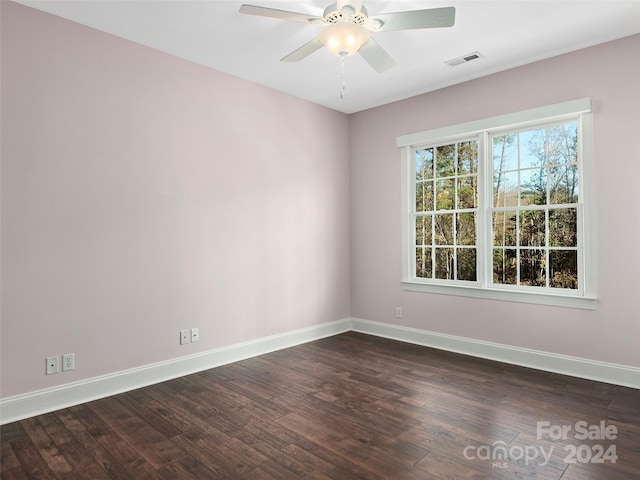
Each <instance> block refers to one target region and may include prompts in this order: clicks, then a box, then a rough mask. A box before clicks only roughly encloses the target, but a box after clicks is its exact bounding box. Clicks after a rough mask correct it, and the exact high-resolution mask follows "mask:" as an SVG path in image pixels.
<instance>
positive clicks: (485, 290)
mask: <svg viewBox="0 0 640 480" xmlns="http://www.w3.org/2000/svg"><path fill="white" fill-rule="evenodd" d="M589 112H590V101H589V99H582V100H576V101H572V102H566V103H563V104H558V105H552V106H549V107H543V108H539V109H534V110H529V111H526V112H519V113H516V114H511V115H504V116H500V117H493V118H489V119H485V120H480V121H476V122H471V123H468V124H463V125H457V126H454V127H447V128H444V129H438V130H432V131H428V132H421V133H418V134H412V135H407V136H404V137H399V138H398V145H399V146H401V147H402V148H403V170H402V171H403V288H405V289H407V290H417V291H426V292H434V293H445V294H454V295H466V296H474V297H483V298H494V299H503V300H512V301H521V302H530V303H544V304H552V305H562V306H569V307H577V308H594V307H595V280H594V278H595V262H594V260H593V252H594V250H593V241H592V238H591V237H592V235H591V234H590V232H591V229H592V224H593V222H592V221H591V218H590V215H591V211H592V210H593V207H592V206H591V203H592V202H591V199H590V196H589V195H588V192H587V190H588V189H589V183H588V180H589V178H588V177H589V175H588V172H589V165H590V156H591V149H590V147H589V145H590V138H591V118H590V113H589Z"/></svg>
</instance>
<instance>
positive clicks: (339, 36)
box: [318, 22, 371, 57]
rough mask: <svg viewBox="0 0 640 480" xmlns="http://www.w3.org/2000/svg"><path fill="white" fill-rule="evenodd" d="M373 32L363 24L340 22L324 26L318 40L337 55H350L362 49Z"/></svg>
mask: <svg viewBox="0 0 640 480" xmlns="http://www.w3.org/2000/svg"><path fill="white" fill-rule="evenodd" d="M370 37H371V32H370V31H369V30H367V29H366V28H364V27H363V26H361V25H357V24H355V23H350V22H340V23H336V24H333V25H329V26H326V27H324V28H323V29H322V30H321V31H320V34H319V35H318V40H319V41H320V43H322V44H323V45H324V46H325V47H327V48H328V49H329V50H331V52H333V53H334V54H335V55H337V56H339V57H342V56H347V57H348V56H349V55H353V54H354V53H356V52H357V51H358V50H360V47H362V45H364V44H365V43H367V42H368V41H369V38H370Z"/></svg>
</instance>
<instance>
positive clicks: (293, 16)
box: [240, 5, 324, 24]
mask: <svg viewBox="0 0 640 480" xmlns="http://www.w3.org/2000/svg"><path fill="white" fill-rule="evenodd" d="M240 13H246V14H247V15H257V16H259V17H271V18H279V19H281V20H288V21H290V22H300V23H312V24H313V23H324V20H323V19H322V17H316V16H314V15H307V14H306V13H298V12H289V11H287V10H277V9H275V8H266V7H256V6H255V5H242V6H241V7H240Z"/></svg>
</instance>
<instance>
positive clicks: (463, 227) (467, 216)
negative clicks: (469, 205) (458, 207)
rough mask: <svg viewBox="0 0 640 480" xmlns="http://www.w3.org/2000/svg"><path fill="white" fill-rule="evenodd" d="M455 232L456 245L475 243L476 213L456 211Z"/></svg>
mask: <svg viewBox="0 0 640 480" xmlns="http://www.w3.org/2000/svg"><path fill="white" fill-rule="evenodd" d="M456 232H457V234H458V238H457V244H458V245H475V244H476V214H475V213H474V212H464V213H458V214H457V215H456Z"/></svg>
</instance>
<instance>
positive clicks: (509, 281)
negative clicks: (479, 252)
mask: <svg viewBox="0 0 640 480" xmlns="http://www.w3.org/2000/svg"><path fill="white" fill-rule="evenodd" d="M517 262H518V259H517V252H516V250H515V249H513V248H494V249H493V283H501V284H504V285H515V284H516V283H518V263H517Z"/></svg>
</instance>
